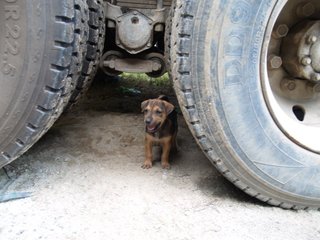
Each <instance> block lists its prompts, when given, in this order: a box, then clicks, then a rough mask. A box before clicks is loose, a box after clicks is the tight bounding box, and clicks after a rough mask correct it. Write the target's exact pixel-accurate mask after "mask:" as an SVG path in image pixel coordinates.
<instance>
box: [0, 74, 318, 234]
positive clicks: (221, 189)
mask: <svg viewBox="0 0 320 240" xmlns="http://www.w3.org/2000/svg"><path fill="white" fill-rule="evenodd" d="M130 88H133V89H135V90H138V91H132V89H131V90H130V91H124V90H128V89H130ZM159 93H165V94H167V95H169V96H170V98H171V99H172V100H173V101H175V99H174V94H173V91H172V89H171V88H170V86H164V87H161V88H157V87H155V86H153V85H148V84H147V85H146V84H144V85H143V84H141V85H140V84H136V85H134V86H132V85H130V83H128V82H123V81H101V80H100V81H96V82H95V83H94V85H93V87H92V88H91V90H90V91H89V93H88V95H87V97H86V98H85V99H84V100H83V101H82V102H81V104H80V105H78V106H77V107H76V108H75V109H74V110H73V111H71V112H69V113H67V114H64V115H63V116H62V117H61V118H60V120H59V121H58V122H57V123H56V124H55V125H54V127H53V128H52V129H51V130H50V131H49V132H48V133H47V134H46V135H45V136H44V137H43V138H42V139H41V140H40V141H39V142H38V143H37V144H36V145H35V146H33V147H32V148H31V149H30V150H29V151H28V152H27V153H26V154H25V155H23V156H22V157H20V158H19V159H18V160H16V161H14V162H13V163H12V164H10V165H9V166H7V167H6V172H7V174H8V175H9V177H10V179H8V178H7V176H6V174H5V172H4V171H1V170H0V184H1V183H2V186H4V185H5V187H2V189H0V193H1V194H9V193H15V192H18V193H21V192H31V193H32V195H31V197H28V198H25V199H20V200H15V201H9V202H4V203H0V215H1V221H0V239H3V240H11V239H12V240H18V239H21V240H22V239H23V240H29V239H30V240H36V239H50V240H51V239H54V240H55V239H62V240H64V239H74V240H78V239H79V240H80V239H81V240H83V239H90V240H91V239H92V240H99V239H101V240H105V239H130V240H134V239H139V240H141V239H162V240H163V239H201V240H202V239H211V240H212V239H221V240H226V239H241V240H246V239H254V240H257V239H259V240H260V239H261V240H264V239H282V240H289V239H290V240H291V239H295V240H296V239H298V240H299V239H303V240H313V239H320V212H318V211H291V210H283V209H280V208H276V207H272V206H268V205H266V204H264V203H261V202H259V201H257V200H255V199H253V198H251V197H249V196H247V195H246V194H244V193H243V192H241V191H240V190H238V189H237V188H235V187H234V186H233V185H232V184H230V183H229V182H228V181H227V180H225V179H224V178H223V177H222V176H221V175H220V174H219V173H218V172H217V171H216V170H215V169H214V167H213V166H212V165H211V163H210V162H209V161H208V160H207V159H206V157H205V156H204V155H203V154H202V152H201V151H200V149H199V148H198V146H197V145H196V143H195V142H194V140H193V137H192V136H191V135H190V133H189V130H188V129H187V127H186V124H185V122H184V120H183V118H182V116H179V118H180V119H179V123H180V130H179V134H178V142H179V146H180V152H179V154H178V155H177V156H175V157H174V159H172V168H171V170H163V169H161V167H160V163H159V162H156V163H155V165H154V167H153V168H152V169H149V170H144V169H142V168H141V167H140V166H141V164H142V162H143V159H144V152H143V144H144V139H143V136H144V132H143V130H144V126H143V122H142V115H141V113H140V102H141V101H142V100H144V99H146V98H149V97H156V96H157V95H158V94H159ZM5 183H6V184H5ZM8 183H9V184H8Z"/></svg>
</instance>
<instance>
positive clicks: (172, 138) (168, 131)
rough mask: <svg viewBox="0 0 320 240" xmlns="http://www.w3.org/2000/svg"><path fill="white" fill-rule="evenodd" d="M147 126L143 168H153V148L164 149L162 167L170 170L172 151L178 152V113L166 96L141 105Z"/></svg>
mask: <svg viewBox="0 0 320 240" xmlns="http://www.w3.org/2000/svg"><path fill="white" fill-rule="evenodd" d="M141 109H142V112H143V113H144V122H145V124H146V135H145V154H146V158H145V161H144V163H143V165H142V168H145V169H148V168H151V167H152V160H153V159H152V146H154V145H160V146H161V147H162V154H161V165H162V168H166V169H169V168H170V164H169V153H170V150H177V145H176V136H177V132H178V122H177V112H176V111H175V109H174V106H173V105H172V104H171V103H170V102H169V99H168V98H167V97H166V96H163V95H162V96H159V97H158V98H156V99H149V100H146V101H144V102H142V103H141Z"/></svg>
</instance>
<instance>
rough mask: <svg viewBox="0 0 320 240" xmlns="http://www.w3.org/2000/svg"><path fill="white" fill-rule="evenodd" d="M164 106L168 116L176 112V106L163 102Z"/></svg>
mask: <svg viewBox="0 0 320 240" xmlns="http://www.w3.org/2000/svg"><path fill="white" fill-rule="evenodd" d="M163 104H164V107H165V109H166V113H167V115H169V114H170V113H171V112H172V111H173V110H174V106H173V105H172V104H171V103H168V102H167V101H163Z"/></svg>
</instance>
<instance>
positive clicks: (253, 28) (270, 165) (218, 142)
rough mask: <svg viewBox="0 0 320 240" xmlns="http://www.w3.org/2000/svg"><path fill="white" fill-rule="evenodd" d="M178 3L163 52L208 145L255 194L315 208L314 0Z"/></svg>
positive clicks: (318, 193)
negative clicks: (303, 56)
mask: <svg viewBox="0 0 320 240" xmlns="http://www.w3.org/2000/svg"><path fill="white" fill-rule="evenodd" d="M174 4H175V5H176V6H175V7H173V8H172V9H174V14H173V18H172V26H171V28H172V29H171V37H170V43H169V44H166V46H168V45H170V48H169V49H168V50H167V51H168V52H169V54H170V57H167V59H170V63H169V64H170V66H171V67H170V68H171V69H170V71H171V76H172V79H173V82H174V89H175V91H176V94H177V97H178V101H179V104H180V107H181V109H182V112H183V115H184V117H185V119H186V121H187V123H188V125H189V128H190V129H191V132H192V133H193V135H194V137H195V139H196V140H197V142H198V143H199V145H200V147H201V148H202V150H203V151H204V153H205V154H206V155H207V157H208V158H209V160H210V161H211V162H212V163H213V164H214V165H215V166H216V167H217V169H218V170H219V171H220V172H221V173H222V174H223V175H224V176H225V177H226V178H227V179H229V180H230V181H231V182H232V183H234V184H235V185H236V186H237V187H239V188H240V189H242V190H243V191H244V192H246V193H248V194H249V195H251V196H254V197H256V198H258V199H260V200H261V201H264V202H266V203H269V204H272V205H275V206H280V207H282V208H289V209H307V208H315V209H319V208H320V187H319V182H320V155H319V153H320V151H319V150H320V139H319V138H320V134H319V130H320V126H319V123H320V115H319V101H320V99H319V84H318V81H319V80H320V77H318V76H320V75H317V74H318V73H317V72H319V70H320V68H319V66H320V65H319V64H318V63H319V52H320V51H319V50H320V49H319V48H320V42H319V39H320V33H319V31H320V28H319V27H318V26H319V25H318V24H319V22H318V19H319V16H320V15H319V13H320V12H319V9H320V3H319V1H317V0H314V1H303V2H301V1H298V0H292V1H275V0H271V1H269V0H262V1H251V2H250V3H249V2H248V1H239V0H216V1H212V0H199V1H193V0H177V1H175V3H174ZM317 11H318V12H317ZM313 25H315V27H314V26H313ZM167 32H168V31H167ZM308 44H309V45H308ZM301 49H303V50H301ZM299 51H301V52H302V53H303V54H305V55H307V57H308V56H309V58H310V60H309V59H308V58H306V59H304V58H302V60H301V64H302V65H301V64H300V61H299V59H298V60H296V58H298V57H297V55H299V54H301V52H299ZM308 51H311V53H309V52H308ZM299 56H300V55H299ZM304 67H306V69H307V70H306V69H305V68H304ZM296 69H300V70H299V71H297V70H296ZM312 71H313V72H312ZM301 72H302V73H301ZM314 72H315V73H314ZM299 74H300V75H299ZM308 74H310V75H311V78H310V79H309V78H308Z"/></svg>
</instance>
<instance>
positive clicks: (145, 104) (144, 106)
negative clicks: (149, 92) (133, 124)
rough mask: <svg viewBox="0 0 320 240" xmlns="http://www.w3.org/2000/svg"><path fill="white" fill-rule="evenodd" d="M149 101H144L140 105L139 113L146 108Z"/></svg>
mask: <svg viewBox="0 0 320 240" xmlns="http://www.w3.org/2000/svg"><path fill="white" fill-rule="evenodd" d="M149 101H150V100H145V101H143V102H142V103H141V112H143V110H144V109H145V108H146V107H147V106H148V104H149Z"/></svg>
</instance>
